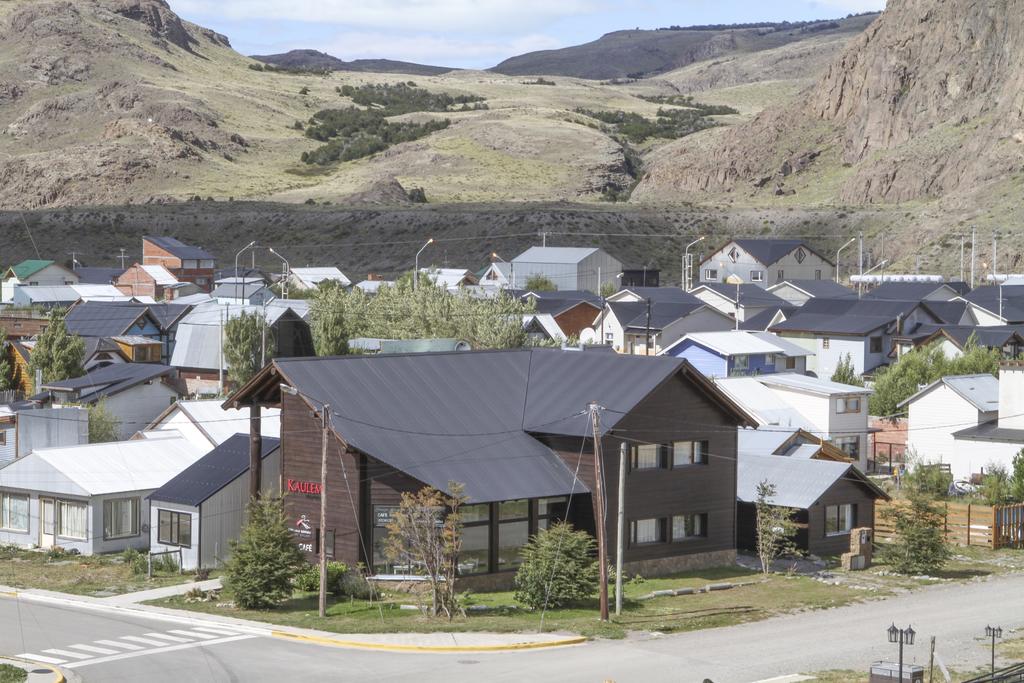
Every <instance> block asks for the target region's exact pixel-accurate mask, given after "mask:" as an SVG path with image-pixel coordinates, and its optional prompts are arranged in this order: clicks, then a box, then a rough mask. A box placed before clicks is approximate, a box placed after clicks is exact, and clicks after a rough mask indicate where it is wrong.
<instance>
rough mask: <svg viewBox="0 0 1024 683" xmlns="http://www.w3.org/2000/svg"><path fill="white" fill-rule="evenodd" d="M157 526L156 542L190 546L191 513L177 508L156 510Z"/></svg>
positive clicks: (184, 546)
mask: <svg viewBox="0 0 1024 683" xmlns="http://www.w3.org/2000/svg"><path fill="white" fill-rule="evenodd" d="M157 526H158V528H157V535H156V540H157V542H158V543H162V544H164V545H180V546H181V547H183V548H191V547H192V515H191V514H189V513H187V512H178V511H177V510H158V511H157Z"/></svg>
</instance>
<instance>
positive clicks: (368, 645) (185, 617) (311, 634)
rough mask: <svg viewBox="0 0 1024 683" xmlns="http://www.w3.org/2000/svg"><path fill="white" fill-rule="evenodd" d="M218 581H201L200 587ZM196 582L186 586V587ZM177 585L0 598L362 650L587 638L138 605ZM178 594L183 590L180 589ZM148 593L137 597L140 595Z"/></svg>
mask: <svg viewBox="0 0 1024 683" xmlns="http://www.w3.org/2000/svg"><path fill="white" fill-rule="evenodd" d="M213 581H219V580H218V579H211V581H206V582H201V583H200V585H203V584H206V583H212V582H213ZM194 585H195V584H186V589H188V588H191V587H193V586H194ZM180 588H181V587H180V586H169V587H168V588H167V589H165V588H160V589H156V590H155V591H141V592H139V593H129V594H126V595H121V596H115V597H118V598H122V600H120V601H116V602H111V598H94V597H89V596H81V595H69V594H66V593H57V592H54V591H44V590H39V589H29V590H24V591H19V590H16V589H13V588H7V587H5V586H0V598H3V597H7V598H13V599H18V600H30V601H33V602H41V603H49V604H59V605H67V606H71V607H79V608H82V609H91V610H98V611H103V612H113V613H120V614H126V615H133V616H138V617H146V618H150V619H156V620H160V621H170V622H174V623H179V624H187V625H193V626H194V625H196V624H198V623H206V624H210V625H221V626H225V627H230V628H231V629H233V630H239V631H243V632H246V633H253V634H256V635H261V636H267V637H271V638H282V639H285V640H292V641H295V642H304V643H310V644H315V645H327V646H332V647H344V648H356V649H361V650H384V651H389V652H417V653H425V652H436V653H453V652H513V651H519V650H531V649H539V648H551V647H565V646H569V645H579V644H581V643H584V642H586V640H587V639H586V638H584V637H582V636H579V635H576V634H574V633H372V634H366V633H334V632H331V631H319V630H316V629H305V628H296V627H292V626H277V625H275V624H269V623H265V622H258V621H249V620H247V619H237V618H235V617H224V616H219V615H216V614H204V613H200V612H187V611H184V610H175V609H170V608H167V607H156V606H154V605H142V604H137V603H136V600H151V599H153V597H157V598H159V597H166V596H167V595H175V593H173V592H171V593H166V594H164V593H161V594H159V595H155V596H153V597H148V596H149V595H151V594H153V593H156V592H157V591H166V590H168V589H180ZM180 592H182V593H184V592H186V591H180ZM143 595H145V596H147V597H140V596H143Z"/></svg>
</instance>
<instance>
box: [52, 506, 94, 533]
mask: <svg viewBox="0 0 1024 683" xmlns="http://www.w3.org/2000/svg"><path fill="white" fill-rule="evenodd" d="M88 516H89V506H88V505H86V504H85V503H77V502H75V501H71V500H60V501H57V535H58V536H60V537H62V538H72V539H75V540H78V541H84V540H85V539H86V538H88V537H89V526H88V523H87V518H88Z"/></svg>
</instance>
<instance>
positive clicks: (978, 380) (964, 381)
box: [896, 373, 999, 413]
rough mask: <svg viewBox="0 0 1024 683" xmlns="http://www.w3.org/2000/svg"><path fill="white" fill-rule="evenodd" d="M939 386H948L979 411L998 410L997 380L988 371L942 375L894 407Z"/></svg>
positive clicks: (901, 406) (900, 405)
mask: <svg viewBox="0 0 1024 683" xmlns="http://www.w3.org/2000/svg"><path fill="white" fill-rule="evenodd" d="M940 386H945V387H948V388H949V389H950V390H951V391H952V392H953V393H955V394H956V395H957V396H959V397H960V398H962V399H963V400H965V401H967V402H968V403H970V404H971V405H972V406H974V408H976V409H977V410H980V411H981V412H985V413H990V412H994V411H996V410H999V380H998V379H997V378H996V377H995V376H994V375H990V374H988V373H983V374H978V375H950V376H949V377H942V378H941V379H938V380H936V381H934V382H932V383H931V384H929V385H928V386H926V387H925V388H924V389H921V390H920V391H919V392H917V393H916V394H914V395H913V396H911V397H910V398H908V399H906V400H904V401H902V402H901V403H900V404H899V405H897V406H896V407H897V408H903V407H904V406H907V405H909V404H911V403H913V402H914V401H916V400H917V399H919V398H921V397H923V396H924V395H925V394H929V393H931V392H932V390H933V389H935V388H937V387H940Z"/></svg>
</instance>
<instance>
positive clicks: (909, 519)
mask: <svg viewBox="0 0 1024 683" xmlns="http://www.w3.org/2000/svg"><path fill="white" fill-rule="evenodd" d="M882 515H883V516H884V517H885V518H886V519H889V520H891V521H892V523H893V540H892V541H891V542H890V543H887V544H885V545H883V546H882V552H881V559H882V561H884V562H887V563H888V564H889V565H890V566H891V567H892V569H893V571H896V572H898V573H900V574H927V573H931V572H934V571H937V570H939V569H941V568H942V567H943V566H944V565H945V564H946V562H947V561H948V560H949V557H950V554H951V553H950V551H949V546H948V545H947V544H946V538H945V533H944V531H943V525H944V518H943V514H942V510H940V509H939V506H937V505H936V504H935V501H934V500H932V499H931V498H928V497H927V496H925V495H922V494H920V493H914V494H913V495H911V496H910V504H909V505H893V506H891V507H888V508H886V509H885V510H884V511H883V512H882Z"/></svg>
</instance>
